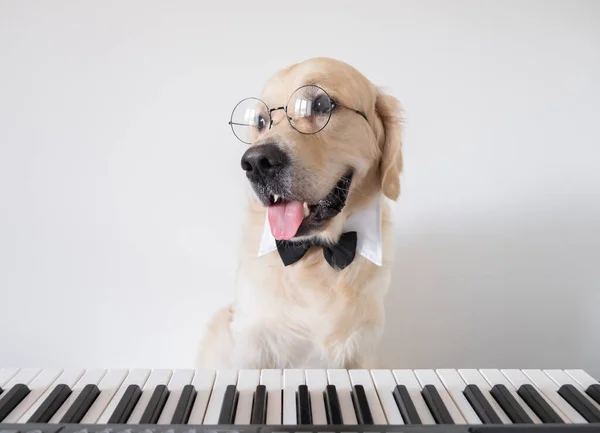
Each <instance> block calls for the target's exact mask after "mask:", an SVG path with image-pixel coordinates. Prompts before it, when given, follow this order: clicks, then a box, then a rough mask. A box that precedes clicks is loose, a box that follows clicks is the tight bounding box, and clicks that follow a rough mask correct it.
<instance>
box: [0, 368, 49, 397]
mask: <svg viewBox="0 0 600 433" xmlns="http://www.w3.org/2000/svg"><path fill="white" fill-rule="evenodd" d="M41 372H42V369H41V368H23V369H21V370H19V372H18V373H17V374H15V375H14V376H13V377H12V378H11V379H10V380H9V381H8V382H6V383H5V384H4V387H3V388H4V389H5V390H7V391H8V390H10V389H11V388H12V387H13V386H15V385H16V384H18V383H22V384H24V385H29V384H30V383H31V381H32V380H33V379H35V378H36V377H37V375H38V374H40V373H41Z"/></svg>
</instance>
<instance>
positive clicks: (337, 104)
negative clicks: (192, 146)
mask: <svg viewBox="0 0 600 433" xmlns="http://www.w3.org/2000/svg"><path fill="white" fill-rule="evenodd" d="M304 87H316V88H317V89H319V90H321V91H322V92H323V94H325V96H327V98H328V99H329V103H330V104H331V106H332V108H331V111H329V118H328V119H327V122H325V124H324V125H323V126H322V127H321V128H320V129H319V130H317V131H314V132H302V131H299V130H298V129H296V127H295V126H294V125H292V122H291V120H290V119H291V117H290V116H289V115H288V112H287V109H288V104H289V101H290V99H291V97H292V96H293V95H294V94H295V93H296V92H297V91H298V90H300V89H302V88H304ZM248 99H256V100H257V101H260V102H262V103H263V104H264V105H265V107H266V108H267V110H268V111H267V112H268V114H269V130H270V129H271V128H272V127H273V116H272V115H271V113H273V112H274V111H278V110H283V111H284V112H285V117H286V119H287V121H288V123H289V124H290V126H291V127H292V128H293V129H294V131H296V132H299V133H300V134H304V135H313V134H317V133H319V132H321V131H322V130H323V129H325V127H326V126H327V125H328V124H329V121H330V120H331V115H332V113H333V110H334V109H335V108H337V107H340V108H345V109H346V110H350V111H353V112H355V113H356V114H358V115H360V116H361V117H362V118H363V119H365V120H366V121H367V123H368V122H369V119H367V115H366V114H365V113H364V112H363V111H361V110H357V109H355V108H351V107H347V106H345V105H342V104H339V103H338V102H337V101H336V100H335V99H333V98H332V97H331V96H329V93H327V91H326V90H325V89H323V88H322V87H321V86H317V85H316V84H304V85H302V86H300V87H298V88H297V89H296V90H294V91H293V92H292V93H291V95H290V98H288V104H286V105H282V106H280V107H275V108H269V106H268V105H267V103H266V102H265V101H263V100H262V99H260V98H257V97H254V96H249V97H247V98H244V99H242V100H241V101H240V102H238V103H237V104H236V105H235V107H233V110H232V111H231V117H230V120H229V122H228V123H229V126H231V131H232V132H233V135H235V137H236V138H237V139H238V140H240V141H241V142H242V143H246V144H250V143H248V142H246V141H244V140H242V139H241V138H240V137H238V135H237V134H236V133H235V130H234V129H233V125H238V126H249V125H244V124H242V123H235V122H233V113H235V110H236V109H237V107H238V106H239V105H240V104H241V103H242V102H244V101H247V100H248Z"/></svg>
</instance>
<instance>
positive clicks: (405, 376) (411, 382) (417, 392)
mask: <svg viewBox="0 0 600 433" xmlns="http://www.w3.org/2000/svg"><path fill="white" fill-rule="evenodd" d="M392 374H393V375H394V379H396V383H397V384H398V385H404V386H405V387H406V389H407V390H408V394H409V395H410V399H411V400H412V402H413V404H414V405H415V409H416V410H417V413H418V414H419V418H421V422H422V423H423V424H426V425H429V424H435V420H434V419H433V415H431V411H430V410H429V408H428V407H427V403H426V402H425V400H424V399H423V395H422V394H421V391H422V390H423V388H422V387H421V384H420V383H419V380H418V379H417V377H416V376H415V373H414V372H413V371H412V370H406V369H401V370H392Z"/></svg>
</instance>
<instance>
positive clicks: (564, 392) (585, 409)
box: [558, 384, 600, 422]
mask: <svg viewBox="0 0 600 433" xmlns="http://www.w3.org/2000/svg"><path fill="white" fill-rule="evenodd" d="M558 394H559V395H560V396H561V397H562V398H564V399H565V400H566V401H567V403H569V404H570V405H571V406H573V408H574V409H575V410H576V411H577V412H579V414H580V415H581V416H582V417H584V418H585V420H586V421H588V422H600V411H599V410H598V409H597V408H596V407H595V406H594V405H593V404H592V402H591V401H589V400H588V399H587V398H586V397H585V396H584V395H583V394H582V393H580V392H579V391H578V390H577V388H575V387H574V386H573V385H571V384H566V385H562V386H561V387H560V388H559V389H558Z"/></svg>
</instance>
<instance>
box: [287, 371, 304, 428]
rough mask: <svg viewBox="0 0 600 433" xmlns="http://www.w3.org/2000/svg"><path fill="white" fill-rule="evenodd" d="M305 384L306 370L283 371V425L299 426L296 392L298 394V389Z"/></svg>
mask: <svg viewBox="0 0 600 433" xmlns="http://www.w3.org/2000/svg"><path fill="white" fill-rule="evenodd" d="M305 383H306V379H305V378H304V370H300V369H285V370H283V423H284V424H286V425H289V424H291V425H297V424H298V418H297V415H296V392H298V387H299V386H300V385H304V384H305Z"/></svg>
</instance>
